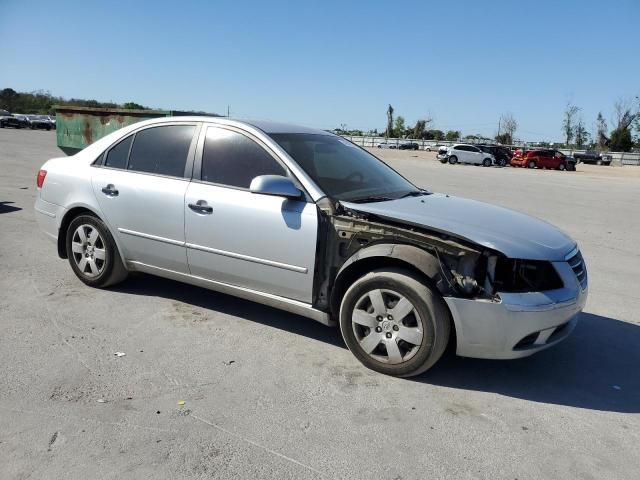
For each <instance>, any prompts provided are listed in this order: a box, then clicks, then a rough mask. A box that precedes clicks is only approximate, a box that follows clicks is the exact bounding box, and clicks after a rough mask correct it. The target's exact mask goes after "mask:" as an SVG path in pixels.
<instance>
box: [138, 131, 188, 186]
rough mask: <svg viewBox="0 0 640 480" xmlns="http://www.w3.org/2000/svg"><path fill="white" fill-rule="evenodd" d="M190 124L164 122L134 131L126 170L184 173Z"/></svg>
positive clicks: (179, 174) (167, 173) (171, 175)
mask: <svg viewBox="0 0 640 480" xmlns="http://www.w3.org/2000/svg"><path fill="white" fill-rule="evenodd" d="M195 128H196V127H195V126H193V125H167V126H163V127H152V128H147V129H146V130H142V131H140V132H138V133H136V138H135V140H134V142H133V147H132V148H131V155H130V156H129V164H128V166H127V169H128V170H134V171H136V172H145V173H155V174H158V175H168V176H170V177H182V176H184V167H185V165H186V163H187V154H188V153H189V147H190V146H191V139H192V138H193V132H194V130H195Z"/></svg>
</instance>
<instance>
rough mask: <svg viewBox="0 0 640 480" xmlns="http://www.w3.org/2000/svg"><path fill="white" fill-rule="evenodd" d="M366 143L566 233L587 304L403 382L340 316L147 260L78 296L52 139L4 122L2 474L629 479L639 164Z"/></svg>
mask: <svg viewBox="0 0 640 480" xmlns="http://www.w3.org/2000/svg"><path fill="white" fill-rule="evenodd" d="M375 153H376V154H380V155H383V156H384V157H385V158H386V159H387V160H388V161H389V162H390V163H391V164H392V165H393V166H394V167H395V168H397V169H398V170H399V171H401V172H402V173H403V174H405V175H406V176H408V177H409V178H411V179H412V180H413V181H414V182H416V183H417V184H418V185H420V186H424V187H429V188H431V189H433V190H437V191H444V192H447V193H451V194H459V195H463V196H467V197H471V198H475V199H478V200H485V201H490V202H493V203H497V204H500V205H505V206H509V207H512V208H515V209H517V210H521V211H524V212H527V213H530V214H533V215H536V216H538V217H541V218H544V219H545V220H548V221H550V222H552V223H555V224H556V225H558V226H560V227H561V228H563V229H564V230H565V231H567V232H568V233H570V234H571V235H572V236H573V237H574V238H576V239H577V240H578V241H579V242H580V245H581V248H582V251H583V253H584V256H585V258H586V260H587V262H588V265H589V268H590V297H589V301H588V304H587V307H586V311H585V313H584V314H583V315H582V317H581V321H580V323H579V325H578V327H577V328H576V330H575V332H574V334H573V335H572V336H571V337H570V338H569V339H567V340H566V341H565V342H563V343H562V344H560V345H558V346H557V347H555V348H552V349H550V350H547V351H545V352H542V353H540V354H538V355H535V356H533V357H530V358H527V359H522V360H516V361H508V362H501V361H486V360H473V359H462V358H457V357H455V356H453V355H448V356H447V357H445V358H444V359H443V361H441V362H440V363H439V364H438V365H437V366H436V367H435V368H434V369H433V370H431V371H430V372H427V373H426V374H424V375H422V376H420V377H418V378H415V379H411V380H403V379H397V378H391V377H385V376H383V375H379V374H377V373H374V372H371V371H368V370H366V369H364V368H363V367H362V366H361V365H360V364H359V363H358V362H357V361H356V360H355V359H354V358H353V357H352V355H351V354H350V353H349V352H348V351H347V350H346V348H345V347H344V344H343V342H342V340H341V339H340V337H339V334H338V332H337V331H336V330H333V329H329V328H326V327H323V326H322V325H320V324H316V323H314V322H313V321H310V320H307V319H304V318H301V317H297V316H294V315H290V314H287V313H283V312H280V311H277V310H274V309H270V308H267V307H263V306H260V305H256V304H252V303H250V302H247V301H243V300H239V299H235V298H233V297H229V296H226V295H221V294H217V293H213V292H209V291H206V290H202V289H198V288H195V287H190V286H186V285H182V284H179V283H175V282H172V281H168V280H162V279H157V278H153V277H149V276H143V275H140V276H136V277H133V278H131V279H129V280H128V281H127V282H126V283H124V284H123V285H121V286H118V287H117V288H113V289H110V290H93V289H90V288H88V287H86V286H84V285H83V284H82V283H81V282H80V281H79V280H77V279H76V278H75V276H74V275H73V273H72V271H71V269H70V268H69V266H68V264H67V263H66V262H65V261H63V260H60V259H58V258H57V256H56V253H55V248H54V246H53V244H51V243H50V242H49V241H48V240H46V239H45V238H44V236H43V235H42V234H41V233H40V232H39V231H38V228H37V226H36V224H35V221H34V215H33V210H32V207H33V199H34V190H35V187H34V184H35V173H36V171H37V169H38V168H39V166H40V165H41V164H42V163H43V162H44V161H45V160H46V159H47V158H49V157H52V156H60V154H59V151H58V150H57V149H56V147H55V133H54V132H40V131H21V130H8V129H6V130H0V272H1V275H0V364H1V365H2V369H1V371H2V375H0V478H2V479H24V478H38V479H41V478H51V479H59V478H66V479H76V478H77V479H86V478H92V479H93V478H100V479H101V478H105V479H106V478H118V479H122V478H135V479H141V478H149V479H152V478H153V479H158V478H171V479H175V478H220V479H231V478H279V479H281V478H291V479H304V478H363V479H370V478H376V479H390V480H392V479H425V478H462V479H476V478H478V479H511V480H513V479H516V478H517V479H520V480H522V479H541V478H549V479H556V478H585V479H609V478H619V479H630V478H637V476H638V471H639V470H640V456H639V455H638V445H639V444H640V433H639V427H640V418H639V415H638V413H639V412H640V375H638V373H637V370H636V369H637V368H638V365H639V364H640V348H639V345H640V325H639V323H640V313H639V312H640V298H639V296H638V294H637V287H638V276H637V272H638V271H640V254H639V253H638V248H640V247H639V246H638V240H639V239H640V221H639V216H638V212H637V205H638V200H640V198H639V193H638V192H639V191H640V190H639V187H640V175H638V172H640V169H639V170H635V169H633V167H621V168H618V169H617V171H616V170H614V168H615V167H582V166H581V167H579V168H580V170H581V171H579V172H576V173H573V172H554V171H537V170H536V171H531V170H525V169H512V168H503V169H499V168H482V167H471V166H450V165H441V164H440V163H438V162H435V161H433V154H431V155H429V154H426V153H422V152H421V153H419V154H418V155H417V156H415V153H414V152H404V151H395V152H394V151H380V150H376V151H375ZM118 351H121V352H125V353H126V355H125V356H122V357H116V356H115V355H114V352H118ZM179 401H184V402H185V403H184V405H179V404H178V402H179Z"/></svg>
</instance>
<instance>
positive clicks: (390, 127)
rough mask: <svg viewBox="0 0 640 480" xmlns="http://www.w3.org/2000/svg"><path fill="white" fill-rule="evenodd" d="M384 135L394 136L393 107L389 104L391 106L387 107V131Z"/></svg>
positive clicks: (387, 136)
mask: <svg viewBox="0 0 640 480" xmlns="http://www.w3.org/2000/svg"><path fill="white" fill-rule="evenodd" d="M384 136H385V137H386V138H389V137H390V136H393V107H392V106H391V104H389V108H387V131H386V132H385V134H384Z"/></svg>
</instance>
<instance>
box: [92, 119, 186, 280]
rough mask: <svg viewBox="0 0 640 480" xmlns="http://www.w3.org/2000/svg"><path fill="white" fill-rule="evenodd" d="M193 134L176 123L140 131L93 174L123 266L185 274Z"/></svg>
mask: <svg viewBox="0 0 640 480" xmlns="http://www.w3.org/2000/svg"><path fill="white" fill-rule="evenodd" d="M197 129H198V125H197V124H195V123H192V124H185V123H177V124H170V125H161V126H152V127H149V128H145V129H143V130H139V131H137V132H136V133H133V134H131V135H129V136H128V137H126V138H125V139H123V140H122V141H120V142H119V143H118V144H116V145H114V146H112V147H111V148H110V149H109V150H107V151H106V152H105V154H104V155H103V157H102V159H101V160H102V161H101V162H100V163H101V165H96V168H95V169H93V174H92V184H93V190H94V193H95V196H96V198H97V199H98V203H99V205H100V208H101V210H102V213H103V215H104V218H105V220H106V222H107V224H108V225H109V226H110V228H111V232H112V233H113V234H114V235H115V236H117V238H118V240H119V244H120V246H121V248H122V250H123V251H122V252H121V253H122V254H123V256H124V257H125V259H126V260H127V261H132V262H138V263H142V264H145V265H150V266H154V267H160V268H165V269H169V270H173V271H177V272H181V273H187V272H188V269H187V257H186V250H185V238H184V196H185V193H186V191H187V186H188V184H189V179H190V177H191V170H192V168H193V155H194V152H195V141H194V138H195V133H196V131H197Z"/></svg>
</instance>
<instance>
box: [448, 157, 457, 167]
mask: <svg viewBox="0 0 640 480" xmlns="http://www.w3.org/2000/svg"><path fill="white" fill-rule="evenodd" d="M456 163H458V157H456V156H455V155H451V156H450V157H449V164H450V165H455V164H456Z"/></svg>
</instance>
